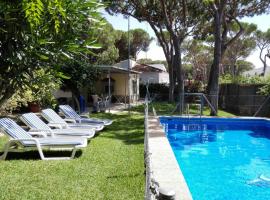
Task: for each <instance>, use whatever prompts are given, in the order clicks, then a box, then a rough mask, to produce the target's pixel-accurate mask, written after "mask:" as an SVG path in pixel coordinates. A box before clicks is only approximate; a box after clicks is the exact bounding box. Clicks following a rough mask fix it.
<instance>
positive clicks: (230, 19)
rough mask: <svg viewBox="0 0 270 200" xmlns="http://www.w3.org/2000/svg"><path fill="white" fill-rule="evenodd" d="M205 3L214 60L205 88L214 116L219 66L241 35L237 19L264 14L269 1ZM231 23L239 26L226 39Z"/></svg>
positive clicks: (234, 0)
mask: <svg viewBox="0 0 270 200" xmlns="http://www.w3.org/2000/svg"><path fill="white" fill-rule="evenodd" d="M206 2H207V5H208V12H209V14H210V15H211V16H213V25H212V27H213V29H212V30H213V32H212V33H213V35H214V38H215V46H214V59H213V64H212V66H211V71H210V75H209V81H208V87H207V88H208V95H209V99H210V102H211V103H212V105H213V107H214V109H215V110H211V115H216V114H217V110H218V92H219V84H218V80H219V72H220V64H221V62H222V59H223V57H224V54H225V52H226V50H227V49H228V47H229V46H230V45H231V44H233V43H234V42H235V40H237V38H239V37H240V35H241V34H242V33H243V27H242V25H241V23H240V22H239V18H242V17H244V16H254V15H256V14H261V13H263V12H265V11H266V10H267V9H268V8H269V0H259V1H258V0H247V1H236V0H211V1H206ZM211 16H210V17H211ZM231 23H236V24H237V25H238V26H239V29H238V30H239V31H238V32H237V33H236V34H235V35H233V36H232V37H230V38H228V33H229V29H228V26H229V25H230V24H231Z"/></svg>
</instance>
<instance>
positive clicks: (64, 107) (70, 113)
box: [59, 105, 113, 126]
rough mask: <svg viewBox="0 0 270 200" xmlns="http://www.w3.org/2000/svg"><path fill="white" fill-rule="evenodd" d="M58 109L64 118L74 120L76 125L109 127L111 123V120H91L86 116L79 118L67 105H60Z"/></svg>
mask: <svg viewBox="0 0 270 200" xmlns="http://www.w3.org/2000/svg"><path fill="white" fill-rule="evenodd" d="M59 109H60V111H61V112H62V113H63V114H64V115H65V117H66V118H68V119H75V120H76V122H77V123H86V124H97V123H98V124H100V123H102V124H104V125H105V126H108V125H111V124H112V122H113V121H112V120H109V119H93V118H89V117H87V116H80V115H78V114H77V113H76V111H75V110H73V108H71V107H70V106H69V105H60V106H59Z"/></svg>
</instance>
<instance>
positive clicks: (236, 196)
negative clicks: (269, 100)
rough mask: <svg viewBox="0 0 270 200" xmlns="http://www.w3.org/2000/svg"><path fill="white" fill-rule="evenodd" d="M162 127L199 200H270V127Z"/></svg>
mask: <svg viewBox="0 0 270 200" xmlns="http://www.w3.org/2000/svg"><path fill="white" fill-rule="evenodd" d="M160 121H161V124H163V126H164V127H165V130H166V133H167V137H168V140H169V142H170V144H171V147H172V149H173V151H174V154H175V157H176V159H177V161H178V164H179V166H180V168H181V170H182V173H183V174H184V177H185V179H186V182H187V184H188V186H189V189H190V192H191V194H192V197H193V199H194V200H264V199H270V121H269V122H268V121H267V120H263V119H262V120H257V119H252V120H251V119H220V118H218V119H217V118H206V119H185V118H167V117H161V118H160Z"/></svg>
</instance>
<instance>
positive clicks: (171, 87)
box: [169, 64, 175, 103]
mask: <svg viewBox="0 0 270 200" xmlns="http://www.w3.org/2000/svg"><path fill="white" fill-rule="evenodd" d="M169 80H170V84H169V102H170V103H172V102H173V101H174V89H175V78H174V73H173V65H171V64H169Z"/></svg>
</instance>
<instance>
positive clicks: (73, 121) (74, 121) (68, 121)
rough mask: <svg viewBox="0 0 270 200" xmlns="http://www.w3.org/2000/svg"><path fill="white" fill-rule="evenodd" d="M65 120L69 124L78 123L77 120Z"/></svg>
mask: <svg viewBox="0 0 270 200" xmlns="http://www.w3.org/2000/svg"><path fill="white" fill-rule="evenodd" d="M64 120H65V122H67V123H76V120H75V119H71V118H65V119H64Z"/></svg>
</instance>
